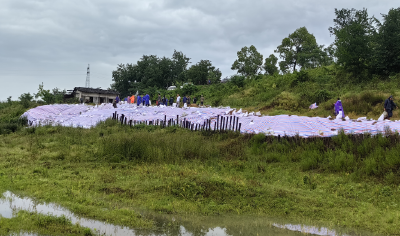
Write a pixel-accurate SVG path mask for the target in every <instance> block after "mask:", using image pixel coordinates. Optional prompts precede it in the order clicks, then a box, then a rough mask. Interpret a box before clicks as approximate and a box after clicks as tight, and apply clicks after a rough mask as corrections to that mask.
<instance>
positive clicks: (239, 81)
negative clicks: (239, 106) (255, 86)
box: [229, 75, 246, 88]
mask: <svg viewBox="0 0 400 236" xmlns="http://www.w3.org/2000/svg"><path fill="white" fill-rule="evenodd" d="M245 79H246V78H245V77H244V76H240V75H234V76H232V77H231V78H230V80H229V83H232V84H233V85H235V86H238V87H239V88H242V87H243V86H244V81H245Z"/></svg>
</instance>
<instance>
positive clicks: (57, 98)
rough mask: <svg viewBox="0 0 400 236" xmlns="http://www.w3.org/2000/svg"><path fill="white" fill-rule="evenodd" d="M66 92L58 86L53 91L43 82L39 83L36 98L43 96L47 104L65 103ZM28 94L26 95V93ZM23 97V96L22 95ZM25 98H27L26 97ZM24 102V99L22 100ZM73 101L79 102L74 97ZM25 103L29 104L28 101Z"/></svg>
mask: <svg viewBox="0 0 400 236" xmlns="http://www.w3.org/2000/svg"><path fill="white" fill-rule="evenodd" d="M65 94H66V91H65V90H60V89H58V88H54V89H53V90H52V92H50V90H46V89H44V86H43V83H42V84H39V89H38V92H37V93H36V94H34V95H35V98H41V99H42V100H43V101H44V102H45V103H46V104H52V103H63V102H65V101H64V95H65ZM25 96H26V95H25ZM20 99H21V97H20ZM23 99H26V97H24V98H23ZM21 102H22V100H21ZM70 102H72V103H76V102H78V101H77V99H72V100H70ZM24 104H25V105H27V106H29V105H28V103H27V102H25V103H24Z"/></svg>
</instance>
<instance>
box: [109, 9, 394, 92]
mask: <svg viewBox="0 0 400 236" xmlns="http://www.w3.org/2000/svg"><path fill="white" fill-rule="evenodd" d="M335 15H336V18H335V19H334V20H333V23H334V24H333V26H331V27H329V32H330V33H331V35H332V36H334V42H333V43H332V44H331V45H329V46H327V47H325V46H324V45H318V44H317V41H316V39H315V37H314V35H313V34H311V33H309V32H308V30H307V28H306V27H300V28H298V29H297V30H295V31H294V32H293V33H291V34H289V36H288V37H286V38H284V39H283V40H282V43H281V45H279V46H277V48H276V50H274V53H277V54H279V57H280V59H281V61H280V62H279V63H278V58H277V57H276V56H275V55H274V54H271V55H270V56H269V57H267V58H265V60H264V59H263V55H261V54H260V53H259V52H258V51H257V49H256V47H254V46H253V45H251V46H250V47H247V46H246V47H243V48H242V49H241V50H240V51H238V52H237V55H238V58H237V59H236V60H235V61H234V62H233V64H232V67H231V69H232V70H236V71H237V73H238V74H239V75H242V76H245V77H247V78H251V77H253V76H256V75H259V74H266V75H274V74H278V73H281V74H286V73H293V72H295V71H298V70H307V69H312V68H316V67H321V66H327V65H331V64H335V65H336V66H337V68H338V69H339V70H340V71H342V72H344V73H346V74H347V77H348V82H356V83H358V82H362V81H365V80H369V79H370V78H372V76H373V75H376V76H379V77H380V78H381V79H384V78H386V77H388V76H389V75H392V74H397V73H399V72H400V8H396V9H394V8H392V9H390V10H389V12H388V13H387V14H382V18H383V19H382V21H379V20H378V19H377V18H375V17H374V16H372V17H371V16H368V12H367V9H362V10H356V9H341V10H338V9H335ZM189 63H190V58H188V57H186V55H184V54H183V53H182V52H178V51H176V50H175V51H174V54H173V55H172V58H167V57H162V58H159V57H157V56H156V55H150V56H147V55H143V57H142V58H141V59H140V60H139V61H137V63H136V64H120V65H118V68H117V69H116V70H115V71H113V84H111V87H112V88H113V89H115V90H117V91H119V92H120V93H121V95H122V96H126V95H129V94H132V93H135V92H136V91H139V92H140V93H156V92H157V91H158V90H159V89H162V90H164V89H166V88H167V87H168V86H171V85H182V84H183V83H185V82H192V83H193V84H194V85H204V84H207V83H209V82H210V83H215V82H219V81H221V76H222V74H221V72H220V70H219V69H218V68H216V67H215V66H213V65H212V63H211V61H209V60H201V61H200V62H198V63H196V64H194V65H192V66H190V67H188V65H189ZM225 79H226V80H229V79H231V78H225Z"/></svg>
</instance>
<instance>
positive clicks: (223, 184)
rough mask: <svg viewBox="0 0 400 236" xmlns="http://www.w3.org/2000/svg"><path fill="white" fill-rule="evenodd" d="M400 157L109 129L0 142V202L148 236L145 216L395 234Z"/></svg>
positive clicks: (313, 143)
mask: <svg viewBox="0 0 400 236" xmlns="http://www.w3.org/2000/svg"><path fill="white" fill-rule="evenodd" d="M399 150H400V144H399V138H398V136H397V135H392V136H390V137H384V136H383V135H378V136H376V137H372V138H371V137H364V138H361V137H352V136H346V135H343V134H341V135H339V136H338V137H335V138H333V139H300V138H292V139H281V140H278V139H276V138H266V137H265V136H262V135H256V136H251V135H239V134H235V133H224V134H209V133H201V132H190V131H187V130H181V129H177V128H168V129H158V128H153V127H149V128H146V127H142V128H140V127H139V128H138V127H136V128H131V127H129V126H120V125H118V124H116V123H115V122H113V121H112V120H107V121H106V122H104V123H102V124H100V125H99V126H97V127H96V128H92V129H75V128H66V127H39V128H28V129H24V130H22V131H17V132H16V133H11V134H8V135H2V136H0V172H1V173H0V191H5V190H10V191H12V192H14V193H17V194H22V195H26V196H30V197H34V198H36V199H39V200H40V201H46V202H55V203H58V204H61V205H62V206H64V207H66V208H68V209H70V210H71V211H73V212H74V213H76V214H78V215H80V216H84V217H89V218H94V219H98V220H104V221H108V222H111V223H114V224H118V225H125V226H130V227H135V228H143V229H151V228H154V227H156V226H155V222H153V221H152V220H151V219H147V218H146V217H142V216H141V215H140V214H138V213H137V210H138V209H140V208H142V209H143V208H144V209H146V210H151V211H155V212H160V213H166V214H178V215H179V214H183V215H187V214H193V215H208V216H213V215H221V214H222V215H232V214H234V215H258V216H268V217H278V218H285V219H291V220H296V221H299V220H304V221H307V222H313V223H316V224H323V225H326V226H330V227H349V228H355V229H360V230H367V231H371V232H376V233H382V234H395V233H397V232H399V230H400V216H399V213H400V207H399V206H400V200H399V199H398V197H397V196H398V195H399V194H400V188H399V185H398V184H399V182H400V181H399V173H398V169H399V166H400V165H399V163H400V161H399V158H398V155H396V154H397V153H398V151H399ZM17 229H19V228H16V229H15V230H17Z"/></svg>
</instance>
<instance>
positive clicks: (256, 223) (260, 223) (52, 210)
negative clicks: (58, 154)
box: [0, 191, 365, 236]
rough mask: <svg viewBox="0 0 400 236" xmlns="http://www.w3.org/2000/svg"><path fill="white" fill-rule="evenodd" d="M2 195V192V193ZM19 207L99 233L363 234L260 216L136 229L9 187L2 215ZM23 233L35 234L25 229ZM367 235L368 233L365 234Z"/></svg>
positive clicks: (164, 218)
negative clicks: (41, 201) (38, 200)
mask: <svg viewBox="0 0 400 236" xmlns="http://www.w3.org/2000/svg"><path fill="white" fill-rule="evenodd" d="M0 197H1V195H0ZM18 210H27V211H31V212H37V213H42V214H51V215H54V216H62V215H65V216H66V217H68V218H69V219H70V220H71V222H72V223H73V224H76V223H79V224H80V225H81V226H83V227H87V228H90V229H91V230H92V231H93V232H96V234H99V235H121V236H130V235H133V236H136V235H160V236H161V235H162V236H169V235H171V236H172V235H174V236H175V235H181V236H231V235H232V236H233V235H247V236H252V235H254V236H256V235H257V236H258V235H267V236H268V235H271V236H272V235H274V236H300V235H304V234H305V233H306V234H310V235H329V236H339V235H340V236H342V235H343V236H344V235H360V234H359V233H353V234H351V233H350V234H344V233H341V232H339V231H335V230H332V229H328V228H324V227H315V226H307V225H301V224H287V223H286V224H285V223H282V222H277V221H276V220H275V221H273V220H271V219H266V218H261V217H243V216H240V217H238V216H235V217H208V216H207V217H193V216H187V217H185V216H172V215H158V214H154V213H153V214H151V213H148V214H145V217H147V218H151V219H153V220H154V222H155V224H156V228H155V229H153V230H135V229H130V228H127V227H123V226H118V225H112V224H108V223H105V222H101V221H97V220H91V219H85V218H80V217H78V216H76V215H74V214H73V213H72V212H70V211H69V210H66V209H64V208H61V207H59V206H58V205H56V204H52V203H49V204H38V203H36V202H35V201H33V200H32V199H29V198H21V197H18V196H17V195H15V194H13V193H11V192H9V191H7V192H5V193H3V196H2V198H0V216H1V217H5V218H11V217H13V216H14V214H15V213H16V212H17V211H18ZM20 235H34V234H29V233H22V234H20ZM362 235H365V234H362Z"/></svg>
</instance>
